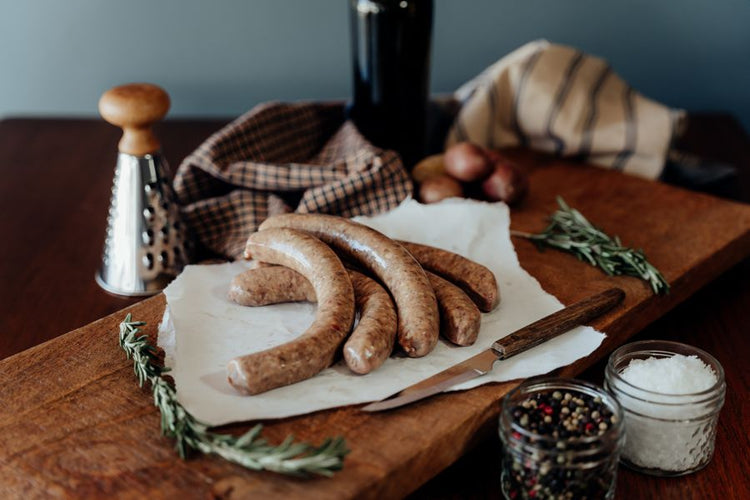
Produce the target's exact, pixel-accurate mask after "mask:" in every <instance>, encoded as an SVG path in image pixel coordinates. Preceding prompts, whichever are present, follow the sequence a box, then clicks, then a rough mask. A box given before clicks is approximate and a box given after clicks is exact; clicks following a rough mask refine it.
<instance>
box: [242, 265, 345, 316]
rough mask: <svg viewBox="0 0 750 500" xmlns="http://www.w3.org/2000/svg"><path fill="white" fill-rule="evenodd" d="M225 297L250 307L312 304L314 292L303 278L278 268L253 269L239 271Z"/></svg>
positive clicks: (284, 268)
mask: <svg viewBox="0 0 750 500" xmlns="http://www.w3.org/2000/svg"><path fill="white" fill-rule="evenodd" d="M353 284H354V283H352V285H353ZM355 294H356V290H355ZM227 296H228V297H229V300H231V301H232V302H236V303H237V304H239V305H241V306H252V307H257V306H267V305H271V304H280V303H282V302H315V301H316V299H315V289H314V288H313V287H312V285H311V284H310V282H309V281H307V278H305V277H304V276H302V275H301V274H300V273H298V272H297V271H293V270H292V269H289V268H288V267H282V266H272V267H256V268H254V269H248V270H247V271H243V272H241V273H240V274H238V275H237V276H235V277H234V279H233V280H232V283H231V284H230V285H229V293H228V294H227Z"/></svg>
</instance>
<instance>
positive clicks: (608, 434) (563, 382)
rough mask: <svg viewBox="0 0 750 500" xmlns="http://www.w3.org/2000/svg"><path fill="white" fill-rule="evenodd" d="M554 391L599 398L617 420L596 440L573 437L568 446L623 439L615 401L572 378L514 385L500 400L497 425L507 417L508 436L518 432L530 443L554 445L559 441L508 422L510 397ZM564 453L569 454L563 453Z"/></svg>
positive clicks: (543, 378)
mask: <svg viewBox="0 0 750 500" xmlns="http://www.w3.org/2000/svg"><path fill="white" fill-rule="evenodd" d="M554 390H568V391H577V392H580V393H583V394H588V395H589V396H590V395H591V393H594V394H596V395H597V396H599V397H601V398H602V401H603V402H605V404H606V405H607V407H608V408H609V409H610V410H611V411H612V414H613V415H615V416H616V417H617V420H616V421H615V422H614V423H613V425H611V426H610V427H609V428H608V429H607V430H606V431H605V432H604V433H603V434H601V435H597V436H584V437H575V438H568V439H567V441H568V442H569V443H571V444H591V443H596V442H597V441H603V440H611V441H617V440H618V439H620V438H621V437H622V435H623V432H622V430H623V428H622V426H623V420H624V410H623V408H622V406H621V405H620V403H619V402H618V401H617V399H616V398H615V397H614V396H613V395H612V394H610V393H609V392H607V391H606V390H605V389H604V388H602V387H599V386H597V385H595V384H591V383H589V382H585V381H583V380H578V379H574V378H562V377H548V376H544V375H543V376H540V377H532V378H529V379H527V380H526V381H525V382H523V383H521V384H520V385H518V387H516V388H514V389H513V390H512V391H510V392H509V393H508V394H506V395H505V397H504V398H503V403H502V407H501V410H500V412H501V417H500V425H501V427H502V426H503V425H504V422H505V420H506V416H507V417H508V421H509V423H510V429H509V430H510V431H512V432H518V433H519V434H520V435H522V436H525V437H527V438H532V439H533V440H534V441H537V442H538V441H541V442H555V441H558V440H559V438H554V437H552V436H549V435H543V434H537V433H536V432H533V431H529V430H528V429H525V428H523V427H522V426H521V425H520V424H518V423H517V422H515V421H514V420H513V419H512V418H510V401H511V399H513V397H514V396H516V395H518V394H520V393H521V392H522V391H528V394H529V395H531V394H534V393H537V392H541V391H554ZM567 451H568V452H569V451H570V450H567Z"/></svg>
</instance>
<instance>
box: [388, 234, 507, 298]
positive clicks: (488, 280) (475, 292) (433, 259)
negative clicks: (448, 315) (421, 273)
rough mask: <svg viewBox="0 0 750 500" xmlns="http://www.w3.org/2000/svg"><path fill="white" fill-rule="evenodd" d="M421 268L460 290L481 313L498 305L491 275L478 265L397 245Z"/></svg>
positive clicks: (428, 249)
mask: <svg viewBox="0 0 750 500" xmlns="http://www.w3.org/2000/svg"><path fill="white" fill-rule="evenodd" d="M399 243H401V245H403V246H404V248H406V249H407V250H408V251H409V253H411V254H412V255H413V256H414V258H415V259H417V261H419V263H420V264H422V267H424V268H425V269H427V270H428V271H432V272H433V273H435V274H437V275H439V276H441V277H443V278H445V279H447V280H448V281H450V282H451V283H453V284H455V285H457V286H458V287H460V288H461V289H462V290H463V291H464V292H466V295H468V296H469V298H471V300H472V301H474V303H475V304H476V305H477V307H479V309H480V310H481V311H483V312H489V311H492V310H493V309H494V308H495V307H497V304H498V303H499V302H500V291H499V289H498V287H497V280H496V279H495V275H494V274H493V273H492V271H490V270H489V269H487V268H486V267H485V266H483V265H482V264H479V263H478V262H474V261H473V260H470V259H467V258H466V257H463V256H462V255H458V254H457V253H453V252H449V251H448V250H443V249H441V248H435V247H431V246H429V245H422V244H419V243H412V242H410V241H399Z"/></svg>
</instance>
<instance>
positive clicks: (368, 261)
mask: <svg viewBox="0 0 750 500" xmlns="http://www.w3.org/2000/svg"><path fill="white" fill-rule="evenodd" d="M274 227H290V228H293V229H298V230H300V231H306V232H309V233H311V234H313V235H314V236H316V237H318V238H320V239H321V240H322V241H324V242H325V243H327V244H329V245H331V246H332V247H334V248H335V249H337V250H338V251H339V252H341V253H342V254H343V255H344V256H345V257H346V258H348V259H351V260H353V261H355V262H357V263H359V264H361V265H362V266H363V267H365V268H366V269H368V270H369V271H370V272H371V273H373V274H374V275H375V276H377V278H378V279H379V280H380V281H381V282H382V283H383V284H384V285H385V286H386V287H387V288H388V290H389V291H390V293H391V296H392V297H393V300H394V302H395V303H396V311H397V313H398V341H399V344H400V345H401V347H402V348H403V349H404V351H405V352H406V354H407V355H409V356H411V357H420V356H424V355H425V354H428V353H429V352H430V351H432V349H434V347H435V344H437V340H438V335H439V329H440V322H439V315H438V307H437V299H436V298H435V293H434V292H433V290H432V286H430V281H429V280H428V279H427V276H426V275H425V272H424V270H423V269H422V266H420V265H419V263H418V262H417V261H416V260H415V259H414V257H412V256H411V254H410V253H409V252H407V251H406V250H405V249H404V247H402V246H401V245H399V244H398V243H396V242H395V241H393V240H392V239H390V238H388V237H387V236H385V235H384V234H382V233H380V232H378V231H376V230H374V229H371V228H369V227H367V226H365V225H363V224H359V223H357V222H353V221H350V220H348V219H344V218H341V217H335V216H332V215H321V214H282V215H276V216H273V217H269V218H268V219H266V220H265V221H264V222H263V223H262V224H261V225H260V228H259V229H260V231H261V232H263V231H265V230H268V229H270V228H274Z"/></svg>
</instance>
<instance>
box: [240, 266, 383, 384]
mask: <svg viewBox="0 0 750 500" xmlns="http://www.w3.org/2000/svg"><path fill="white" fill-rule="evenodd" d="M349 277H350V278H351V280H352V286H353V287H354V299H355V305H356V309H357V310H358V311H359V322H358V323H357V325H356V326H355V327H354V330H353V331H352V334H351V335H350V336H349V339H348V340H347V341H346V343H345V344H344V360H345V361H346V365H347V366H348V367H349V369H350V370H352V371H353V372H355V373H359V374H362V375H364V374H366V373H370V372H371V371H372V370H374V369H376V368H378V367H379V366H380V365H382V364H383V363H384V362H385V360H386V359H388V356H390V354H391V351H393V343H394V341H395V339H396V328H397V319H396V309H395V308H394V306H393V301H391V297H390V295H388V292H386V291H385V289H384V288H383V287H382V286H380V285H379V284H378V283H377V282H376V281H375V280H373V279H370V278H368V277H367V276H365V275H363V274H361V273H358V272H357V271H352V270H349ZM230 298H231V299H232V300H233V301H234V302H237V303H238V304H241V305H250V306H264V305H270V304H278V303H281V302H299V301H307V302H315V290H314V289H313V288H312V285H310V282H309V281H307V279H305V277H304V276H302V275H301V274H299V273H298V272H297V271H293V270H291V269H288V268H286V267H280V266H275V267H266V268H260V269H249V270H247V271H245V272H243V273H241V274H239V275H237V277H236V278H235V279H234V281H233V282H232V288H231V289H230Z"/></svg>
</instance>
